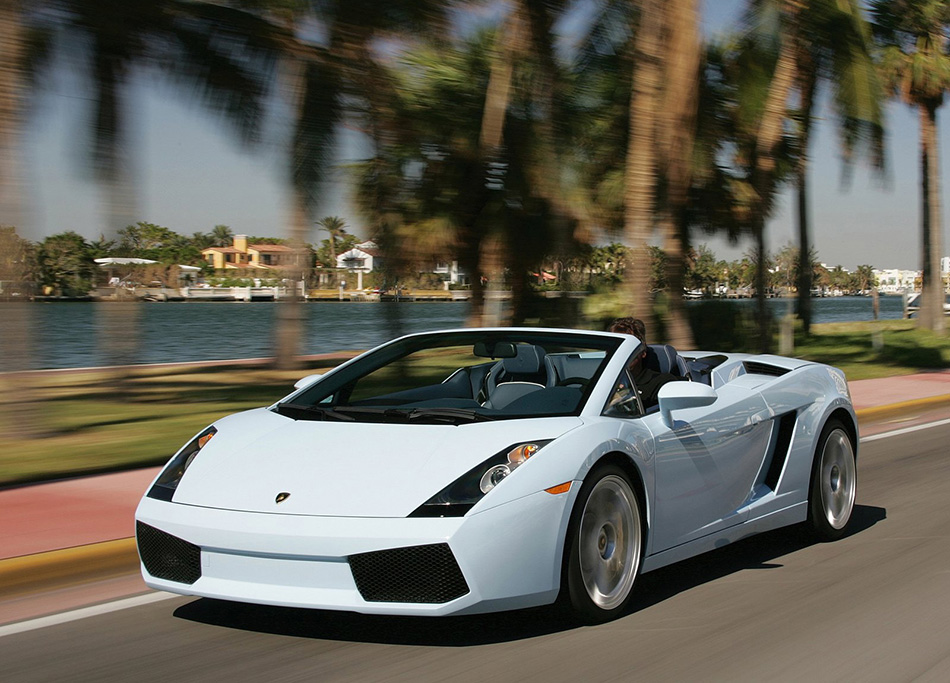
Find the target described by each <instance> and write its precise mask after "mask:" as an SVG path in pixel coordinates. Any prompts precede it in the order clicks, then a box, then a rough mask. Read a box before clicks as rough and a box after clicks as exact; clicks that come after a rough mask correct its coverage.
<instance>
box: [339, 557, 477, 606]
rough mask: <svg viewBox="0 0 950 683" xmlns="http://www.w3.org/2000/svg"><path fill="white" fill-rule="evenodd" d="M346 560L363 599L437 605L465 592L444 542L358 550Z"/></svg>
mask: <svg viewBox="0 0 950 683" xmlns="http://www.w3.org/2000/svg"><path fill="white" fill-rule="evenodd" d="M347 559H348V560H349V563H350V569H351V570H352V572H353V578H354V579H355V580H356V587H357V588H358V589H359V591H360V595H362V596H363V599H364V600H366V601H367V602H413V603H432V604H441V603H444V602H448V601H449V600H454V599H455V598H459V597H461V596H463V595H465V594H466V593H468V591H469V589H468V584H467V583H466V582H465V577H464V576H462V570H461V569H459V565H458V562H456V561H455V556H454V555H453V554H452V550H451V549H450V548H449V546H448V544H447V543H437V544H434V545H417V546H410V547H408V548H394V549H392V550H379V551H375V552H371V553H360V554H358V555H350V556H349V557H348V558H347Z"/></svg>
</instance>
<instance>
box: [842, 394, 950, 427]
mask: <svg viewBox="0 0 950 683" xmlns="http://www.w3.org/2000/svg"><path fill="white" fill-rule="evenodd" d="M948 405H950V394H941V395H939V396H928V397H927V398H915V399H911V400H910V401H899V402H898V403H889V404H887V405H884V406H874V407H872V408H861V409H860V410H856V411H855V413H856V414H857V416H858V421H859V422H870V421H873V420H883V419H886V418H891V417H902V416H904V415H907V414H908V413H913V412H916V411H919V410H929V409H931V408H940V407H942V406H948Z"/></svg>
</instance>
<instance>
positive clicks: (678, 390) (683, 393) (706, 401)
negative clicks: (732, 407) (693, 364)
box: [657, 382, 718, 429]
mask: <svg viewBox="0 0 950 683" xmlns="http://www.w3.org/2000/svg"><path fill="white" fill-rule="evenodd" d="M657 397H658V398H659V400H660V414H661V415H662V416H663V422H665V423H666V426H667V427H670V428H671V429H672V427H673V415H672V412H673V411H674V410H682V409H683V408H702V407H703V406H708V405H712V404H713V403H715V401H716V398H718V397H717V395H716V392H715V390H714V389H713V388H712V387H711V386H708V385H706V384H700V383H699V382H667V383H666V384H664V385H663V386H662V387H660V393H659V394H657Z"/></svg>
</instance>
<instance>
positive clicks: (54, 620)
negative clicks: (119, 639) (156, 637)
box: [0, 592, 180, 638]
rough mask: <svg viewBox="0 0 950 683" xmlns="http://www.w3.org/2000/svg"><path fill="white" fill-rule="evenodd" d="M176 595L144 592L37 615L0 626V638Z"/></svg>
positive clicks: (175, 596)
mask: <svg viewBox="0 0 950 683" xmlns="http://www.w3.org/2000/svg"><path fill="white" fill-rule="evenodd" d="M177 597H180V596H178V595H175V594H173V593H162V592H155V593H146V594H145V595H136V596H135V597H134V598H125V599H124V600H116V601H115V602H106V603H103V604H101V605H93V606H92V607H83V608H82V609H77V610H73V611H71V612H63V613H62V614H51V615H49V616H48V617H39V618H38V619H30V620H29V621H20V622H17V623H15V624H7V625H6V626H0V638H2V637H3V636H12V635H14V634H15V633H26V632H27V631H35V630H36V629H39V628H46V627H47V626H56V625H57V624H68V623H69V622H70V621H79V620H80V619H86V618H88V617H94V616H97V615H99V614H109V613H110V612H119V611H121V610H124V609H129V608H130V607H139V606H141V605H147V604H149V603H152V602H159V601H161V600H168V599H169V598H177Z"/></svg>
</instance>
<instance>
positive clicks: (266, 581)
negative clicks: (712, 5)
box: [136, 328, 858, 622]
mask: <svg viewBox="0 0 950 683" xmlns="http://www.w3.org/2000/svg"><path fill="white" fill-rule="evenodd" d="M644 350H646V351H647V353H648V355H647V357H646V364H647V367H651V366H652V368H653V369H655V370H657V371H664V372H671V373H672V374H674V375H678V376H680V377H681V378H682V379H683V380H684V381H670V382H668V383H666V384H664V385H663V386H662V388H661V389H660V390H659V405H658V406H655V407H652V406H648V405H644V401H643V399H642V397H641V396H640V395H639V393H638V391H637V390H636V386H635V382H634V376H633V375H631V370H630V368H631V367H634V368H636V363H635V361H636V359H637V358H640V357H641V356H642V353H643V351H644ZM685 380H690V381H685ZM857 444H858V428H857V421H856V419H855V414H854V410H853V408H852V405H851V399H850V395H849V392H848V385H847V382H846V381H845V377H844V373H842V372H841V371H840V370H837V369H835V368H832V367H829V366H826V365H820V364H817V363H810V362H807V361H802V360H795V359H791V358H782V357H779V356H766V355H761V356H756V355H747V354H720V353H710V352H691V353H688V354H684V355H683V356H680V355H678V354H677V353H676V351H675V350H674V349H673V348H672V347H669V346H651V347H646V346H645V345H643V344H642V343H641V342H640V341H639V340H638V339H636V338H635V337H632V336H629V335H623V334H611V333H606V332H585V331H577V330H547V329H501V328H495V329H465V330H451V331H445V332H431V333H424V334H415V335H410V336H406V337H402V338H400V339H396V340H395V341H392V342H389V343H387V344H383V345H382V346H379V347H377V348H375V349H373V350H371V351H368V352H366V353H364V354H362V355H360V356H358V357H356V358H354V359H352V360H350V361H348V362H347V363H344V364H343V365H340V366H339V367H337V368H334V369H333V370H331V371H329V372H327V373H326V374H324V375H322V376H310V377H306V378H304V379H302V380H301V381H300V382H298V383H297V388H296V390H295V391H294V392H293V393H291V394H290V395H289V396H287V397H286V398H284V399H282V400H281V401H279V402H278V403H275V404H274V405H272V406H269V407H267V408H260V409H257V410H251V411H247V412H243V413H239V414H236V415H231V416H229V417H226V418H224V419H221V420H219V421H218V422H216V423H215V424H213V425H212V426H210V427H208V428H207V429H205V430H203V431H202V432H200V433H199V434H197V435H196V436H195V437H194V439H192V440H191V441H190V442H189V443H188V444H187V445H185V446H184V447H183V448H182V449H181V450H180V451H179V452H178V453H177V454H176V455H175V456H174V457H173V458H172V459H171V460H170V461H169V463H168V465H167V466H166V467H165V468H164V470H163V471H162V472H161V473H160V474H159V476H158V477H157V478H156V480H155V481H154V482H153V484H152V485H151V487H150V488H149V490H148V492H147V494H146V496H145V497H144V498H143V499H142V502H141V503H140V505H139V507H138V510H137V512H136V535H137V539H138V548H139V555H140V557H141V561H142V573H143V575H144V577H145V582H146V583H147V584H148V585H149V586H151V587H153V588H157V589H161V590H166V591H172V592H175V593H183V594H186V595H198V596H207V597H212V598H222V599H227V600H238V601H245V602H255V603H263V604H269V605H286V606H294V607H313V608H321V609H332V610H352V611H356V612H364V613H376V614H414V615H445V614H464V613H475V612H486V611H497V610H505V609H516V608H522V607H528V606H533V605H543V604H547V603H553V602H555V601H557V600H560V601H561V602H562V603H563V604H564V605H565V606H567V607H569V608H572V609H573V610H574V612H575V613H576V614H577V615H578V616H579V617H580V618H582V619H584V620H586V621H591V622H596V621H603V620H606V619H609V618H612V617H614V616H617V615H618V614H620V613H622V612H623V610H624V607H625V606H626V605H627V603H628V601H629V599H630V596H631V591H632V589H633V587H634V583H635V582H636V579H637V576H638V575H639V574H640V572H646V571H650V570H652V569H656V568H658V567H662V566H664V565H668V564H670V563H672V562H677V561H679V560H682V559H685V558H687V557H692V556H694V555H697V554H699V553H704V552H707V551H709V550H713V549H714V548H718V547H720V546H722V545H724V544H726V543H729V542H731V541H735V540H738V539H740V538H744V537H746V536H749V535H751V534H754V533H757V532H761V531H765V530H768V529H775V528H777V527H781V526H785V525H789V524H794V523H799V522H806V523H807V524H808V525H809V526H810V528H811V529H812V530H813V531H814V532H815V533H816V534H817V535H818V537H820V538H822V539H833V538H836V537H839V536H840V535H842V534H843V533H844V530H845V527H846V525H847V524H848V521H849V519H850V517H851V512H852V508H853V506H854V499H855V485H856V474H857V472H856V448H857Z"/></svg>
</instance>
